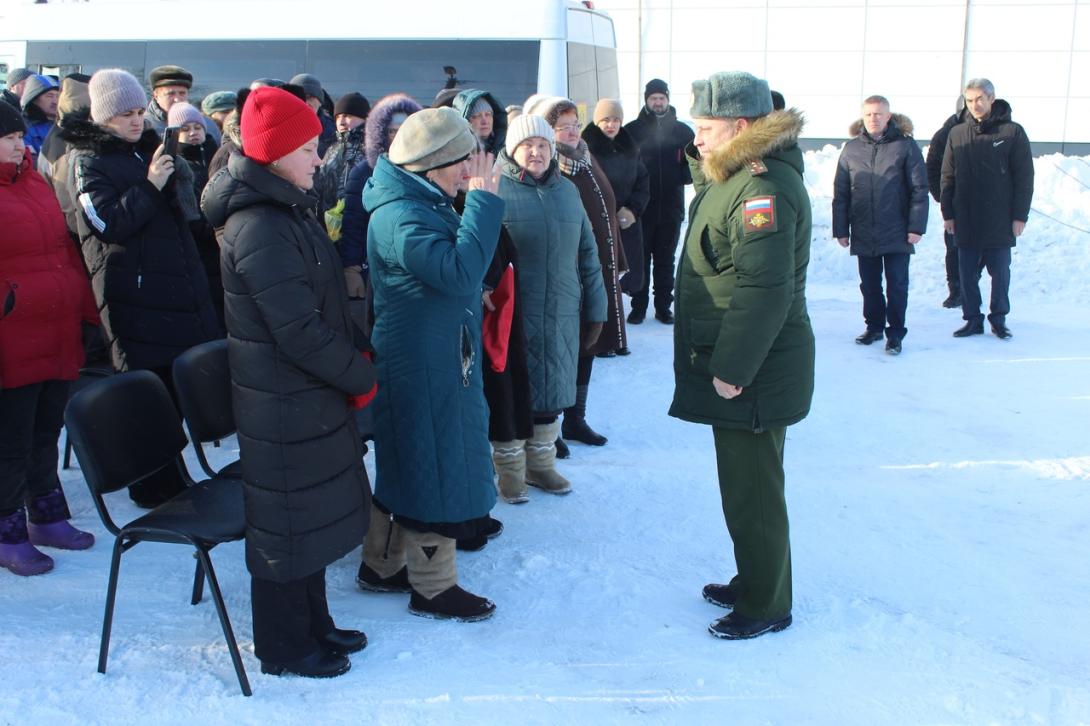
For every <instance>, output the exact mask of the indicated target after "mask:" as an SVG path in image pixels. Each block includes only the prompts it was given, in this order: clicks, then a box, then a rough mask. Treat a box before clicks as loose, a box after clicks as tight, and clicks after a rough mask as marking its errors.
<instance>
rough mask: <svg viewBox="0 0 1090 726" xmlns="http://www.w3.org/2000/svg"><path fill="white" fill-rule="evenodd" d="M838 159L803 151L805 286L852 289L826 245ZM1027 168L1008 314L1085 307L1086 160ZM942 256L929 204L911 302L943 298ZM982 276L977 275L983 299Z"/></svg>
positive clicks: (1089, 267)
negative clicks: (1028, 190)
mask: <svg viewBox="0 0 1090 726" xmlns="http://www.w3.org/2000/svg"><path fill="white" fill-rule="evenodd" d="M926 153H927V150H926V149H925V150H924V154H925V155H926ZM839 157H840V148H839V147H834V146H832V145H831V144H829V145H826V146H825V148H823V149H821V150H820V151H809V152H807V153H806V186H807V190H808V191H809V193H810V199H811V202H812V203H813V209H814V237H813V245H812V247H811V249H810V272H809V280H810V281H812V282H816V283H822V284H830V285H840V284H843V285H846V286H849V287H852V286H854V287H856V288H857V287H858V285H859V273H858V268H857V267H856V261H855V259H854V258H852V257H851V256H850V255H849V254H848V251H847V250H846V249H844V248H842V247H841V246H840V245H838V244H837V243H836V240H835V239H833V229H832V206H833V178H834V177H835V175H836V163H837V159H838V158H839ZM1033 167H1034V175H1035V176H1034V191H1033V206H1032V211H1031V212H1030V216H1029V221H1028V222H1027V224H1026V231H1025V233H1024V234H1023V235H1022V237H1020V238H1019V239H1018V244H1017V245H1016V246H1015V248H1014V253H1013V256H1012V261H1011V305H1012V314H1017V308H1018V306H1019V305H1020V304H1021V303H1023V302H1026V301H1030V300H1062V301H1070V302H1072V303H1083V304H1086V303H1090V254H1088V253H1087V248H1088V247H1090V156H1084V157H1075V156H1063V155H1062V154H1052V155H1050V156H1041V157H1038V158H1036V159H1034V161H1033ZM929 198H930V197H929ZM945 251H946V247H945V243H944V241H943V233H942V213H941V212H940V210H939V205H938V202H936V201H935V200H934V199H931V211H930V213H929V214H928V217H927V234H925V235H924V237H923V239H922V240H920V242H919V244H918V245H917V248H916V254H915V256H914V257H913V258H912V265H911V272H910V283H911V287H910V290H909V293H910V295H911V296H913V297H915V296H917V295H921V296H923V297H924V298H926V299H927V300H931V299H934V298H935V297H936V296H938V298H939V299H940V300H941V299H942V298H944V297H946V267H945V264H944V262H943V260H944V255H945ZM987 276H988V274H987V272H985V273H984V279H985V282H984V283H983V284H984V287H983V288H982V291H983V292H984V300H985V301H986V300H987V299H988V298H987V282H986V280H987ZM910 300H911V298H910ZM912 304H913V303H912V302H911V301H910V303H909V305H910V306H911V305H912Z"/></svg>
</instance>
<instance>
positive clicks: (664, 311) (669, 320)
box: [655, 308, 674, 325]
mask: <svg viewBox="0 0 1090 726" xmlns="http://www.w3.org/2000/svg"><path fill="white" fill-rule="evenodd" d="M655 320H657V321H659V322H660V323H662V324H663V325H673V324H674V314H673V313H672V312H670V308H659V309H658V310H656V311H655Z"/></svg>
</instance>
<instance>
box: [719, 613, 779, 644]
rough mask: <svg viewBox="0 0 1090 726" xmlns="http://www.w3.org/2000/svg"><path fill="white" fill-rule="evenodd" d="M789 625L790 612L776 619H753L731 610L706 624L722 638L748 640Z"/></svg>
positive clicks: (776, 631)
mask: <svg viewBox="0 0 1090 726" xmlns="http://www.w3.org/2000/svg"><path fill="white" fill-rule="evenodd" d="M789 625H791V613H788V614H787V615H785V616H784V617H782V618H778V619H776V620H754V619H753V618H747V617H746V616H744V615H739V614H738V613H736V612H732V613H730V614H729V615H725V616H723V617H721V618H719V619H718V620H716V621H715V622H714V623H712V624H711V625H709V626H708V632H709V633H711V634H712V635H714V636H715V637H717V638H723V639H724V640H748V639H749V638H756V637H757V636H759V635H764V634H765V633H778V632H779V631H781V630H784V629H785V628H787V626H789Z"/></svg>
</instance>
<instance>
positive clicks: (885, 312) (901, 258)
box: [856, 252, 912, 340]
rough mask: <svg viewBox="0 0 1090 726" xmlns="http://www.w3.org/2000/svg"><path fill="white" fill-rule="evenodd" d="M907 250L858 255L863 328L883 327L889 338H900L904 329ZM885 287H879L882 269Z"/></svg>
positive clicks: (909, 257)
mask: <svg viewBox="0 0 1090 726" xmlns="http://www.w3.org/2000/svg"><path fill="white" fill-rule="evenodd" d="M911 257H912V255H910V254H908V253H907V252H902V253H898V254H890V255H879V256H877V257H858V258H856V259H858V260H859V291H860V292H861V293H863V320H865V321H866V323H867V330H882V329H883V328H884V329H885V331H886V337H887V338H889V339H890V340H901V339H902V338H904V337H905V334H906V333H907V332H908V328H906V327H905V310H906V309H907V308H908V262H909V259H911ZM883 270H885V273H886V290H885V291H883V290H882V271H883Z"/></svg>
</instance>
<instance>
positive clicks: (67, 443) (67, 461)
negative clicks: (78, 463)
mask: <svg viewBox="0 0 1090 726" xmlns="http://www.w3.org/2000/svg"><path fill="white" fill-rule="evenodd" d="M61 468H62V469H64V470H66V471H67V470H68V469H71V468H72V439H70V438H69V437H68V434H65V435H64V464H62V465H61Z"/></svg>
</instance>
